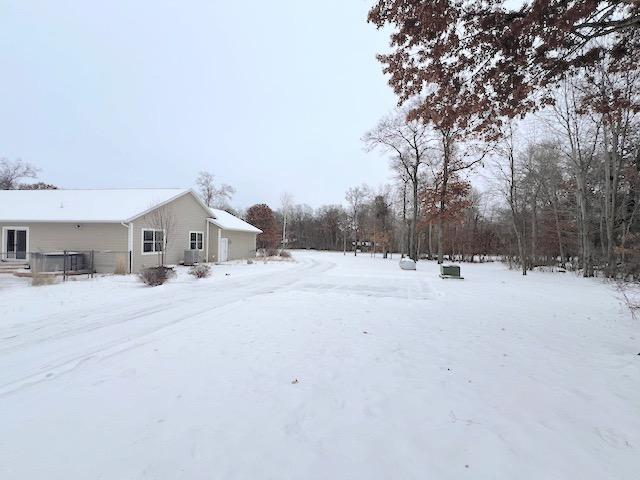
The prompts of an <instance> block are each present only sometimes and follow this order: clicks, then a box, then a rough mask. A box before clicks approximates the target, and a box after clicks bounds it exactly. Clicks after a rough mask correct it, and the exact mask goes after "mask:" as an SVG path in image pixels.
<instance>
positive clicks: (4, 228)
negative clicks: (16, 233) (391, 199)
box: [0, 225, 30, 262]
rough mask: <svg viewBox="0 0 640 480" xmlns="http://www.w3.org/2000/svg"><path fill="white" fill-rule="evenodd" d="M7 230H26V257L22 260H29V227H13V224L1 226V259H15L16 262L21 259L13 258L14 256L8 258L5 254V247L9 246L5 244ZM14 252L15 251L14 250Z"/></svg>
mask: <svg viewBox="0 0 640 480" xmlns="http://www.w3.org/2000/svg"><path fill="white" fill-rule="evenodd" d="M7 230H24V231H26V232H27V251H26V252H25V253H26V258H25V259H24V260H29V236H30V235H29V234H30V232H29V227H20V226H17V227H13V226H10V225H9V226H5V227H2V239H1V247H2V250H0V253H1V254H2V260H7V261H16V262H21V261H23V260H22V259H14V258H9V257H8V256H7V253H8V252H7V248H9V246H8V245H7ZM14 253H15V252H14Z"/></svg>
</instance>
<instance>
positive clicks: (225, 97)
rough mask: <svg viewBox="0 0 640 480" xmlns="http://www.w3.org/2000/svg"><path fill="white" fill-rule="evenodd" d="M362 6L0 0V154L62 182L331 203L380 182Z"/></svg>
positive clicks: (372, 44)
mask: <svg viewBox="0 0 640 480" xmlns="http://www.w3.org/2000/svg"><path fill="white" fill-rule="evenodd" d="M371 3H372V2H371V1H365V0H349V1H344V0H325V1H322V2H307V1H300V0H274V1H271V2H265V1H258V0H255V1H250V2H231V1H206V0H201V1H195V0H193V1H180V2H179V1H159V0H144V1H143V0H136V1H133V2H132V1H124V0H111V1H108V2H104V1H76V0H74V1H69V0H58V1H55V2H53V1H50V0H43V1H35V0H16V1H6V0H0V9H1V12H0V71H1V74H0V157H8V158H9V159H15V158H22V159H23V160H25V161H28V162H31V163H33V164H34V165H36V166H38V167H39V168H40V169H41V175H40V177H41V179H42V180H43V181H47V182H51V183H54V184H56V185H59V186H61V187H67V188H85V187H88V188H93V187H100V188H102V187H173V186H192V185H193V181H194V178H195V176H196V174H197V172H198V171H199V170H203V169H206V170H210V171H211V172H213V173H214V174H216V176H217V177H218V179H219V180H221V181H223V182H225V183H229V184H231V185H233V186H234V187H235V188H236V189H237V193H236V195H235V197H234V201H233V204H234V205H236V206H242V207H246V206H249V205H251V204H253V203H256V202H267V203H270V204H272V205H273V206H274V207H275V206H277V205H278V203H279V198H280V194H281V192H282V191H283V190H285V189H286V190H288V191H290V192H291V193H292V194H293V196H294V199H295V201H296V202H299V203H303V202H305V203H308V204H310V205H312V206H318V205H320V204H324V203H332V202H342V201H343V199H344V191H345V190H346V189H347V188H348V187H350V186H352V185H356V184H359V183H362V182H367V183H369V184H371V185H373V186H377V185H378V184H381V183H383V182H385V181H386V180H387V179H388V178H389V175H390V174H389V170H388V166H387V161H386V160H385V159H384V158H382V157H380V156H378V155H377V154H366V153H364V152H363V151H362V145H361V142H360V136H361V135H362V134H363V133H364V131H365V130H367V129H368V128H370V127H372V126H373V125H374V124H375V122H376V121H377V120H378V118H379V117H380V116H382V115H383V114H385V113H386V112H388V111H389V110H390V109H392V108H393V106H394V105H395V97H394V95H393V92H392V91H391V89H390V87H389V86H388V85H387V83H386V79H385V78H384V76H383V74H382V71H381V68H380V64H379V63H378V62H377V60H376V59H375V54H376V53H377V52H379V51H381V50H383V49H384V48H385V47H386V45H387V36H386V35H385V34H383V33H381V32H377V31H376V29H375V28H374V27H373V26H372V25H369V24H367V23H366V13H367V10H368V8H369V6H370V5H371Z"/></svg>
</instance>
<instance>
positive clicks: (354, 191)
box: [345, 184, 371, 255]
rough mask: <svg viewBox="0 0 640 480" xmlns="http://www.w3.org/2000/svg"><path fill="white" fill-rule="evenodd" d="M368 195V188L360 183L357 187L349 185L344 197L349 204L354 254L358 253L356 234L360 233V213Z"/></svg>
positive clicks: (369, 193)
mask: <svg viewBox="0 0 640 480" xmlns="http://www.w3.org/2000/svg"><path fill="white" fill-rule="evenodd" d="M370 195H371V192H370V189H369V187H368V186H367V185H365V184H362V185H360V186H358V187H351V188H350V189H349V190H347V193H346V195H345V199H346V200H347V203H348V204H349V221H350V224H351V230H352V231H353V238H354V246H353V254H354V255H358V240H359V238H358V234H359V233H360V223H361V222H360V221H361V218H360V217H361V215H362V209H363V207H364V204H365V202H366V201H367V200H368V199H369V196H370Z"/></svg>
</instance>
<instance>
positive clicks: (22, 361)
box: [0, 252, 640, 480]
mask: <svg viewBox="0 0 640 480" xmlns="http://www.w3.org/2000/svg"><path fill="white" fill-rule="evenodd" d="M295 258H296V260H297V262H295V263H294V262H291V263H279V264H263V263H256V264H254V265H240V264H236V265H228V266H227V265H225V266H216V267H215V268H214V271H213V272H214V274H213V277H211V278H209V279H205V280H195V279H193V278H191V277H189V276H188V275H186V274H184V272H182V273H181V275H180V276H179V277H178V278H177V279H176V280H174V281H172V282H170V283H168V284H166V285H164V286H162V287H157V288H148V287H144V286H142V285H141V284H140V283H138V282H137V281H136V280H135V279H134V278H133V277H104V278H99V279H95V280H78V281H76V282H68V283H66V284H58V285H53V286H45V287H37V288H36V287H29V286H27V285H26V284H25V282H24V281H22V280H19V279H15V278H13V277H8V276H0V319H1V320H0V425H1V429H0V478H2V479H7V480H13V479H16V480H25V479H28V480H34V479H38V480H39V479H47V480H75V479H78V480H80V479H82V480H87V479H99V478H100V479H109V480H111V479H118V480H121V479H143V478H144V479H171V480H173V479H190V480H191V479H225V480H226V479H248V480H249V479H250V480H254V479H267V478H272V479H318V480H321V479H322V480H325V479H425V478H433V479H458V478H465V479H509V480H512V479H578V478H579V479H599V480H600V479H605V478H606V479H632V478H638V475H639V472H640V356H638V352H640V323H638V322H637V321H633V320H632V319H631V318H630V316H629V314H628V311H625V309H624V308H623V306H622V305H621V303H620V301H619V300H618V299H617V298H616V293H615V291H614V290H613V289H612V288H610V287H608V286H606V285H604V284H602V283H601V282H599V281H595V280H584V279H580V278H576V277H575V276H574V275H572V274H568V273H567V274H552V273H533V274H531V275H529V276H527V277H526V278H523V277H522V276H521V275H519V274H518V273H517V272H510V271H508V270H507V269H506V268H505V267H504V266H503V265H500V264H497V263H496V264H484V265H463V266H462V273H463V275H464V276H465V280H464V281H455V280H441V279H440V278H438V276H437V266H436V265H435V264H434V263H431V262H421V263H420V264H419V265H418V271H416V272H412V271H401V270H400V269H399V268H398V264H397V260H398V259H397V258H394V259H393V260H383V259H381V258H375V259H373V258H371V257H370V256H368V255H361V256H359V257H357V258H354V257H352V256H346V257H345V256H343V255H341V254H336V253H318V252H296V253H295ZM226 273H228V274H230V275H225V274H226Z"/></svg>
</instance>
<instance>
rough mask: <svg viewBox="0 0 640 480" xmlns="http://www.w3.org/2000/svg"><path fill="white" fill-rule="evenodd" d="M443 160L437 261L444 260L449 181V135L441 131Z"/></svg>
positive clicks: (440, 262)
mask: <svg viewBox="0 0 640 480" xmlns="http://www.w3.org/2000/svg"><path fill="white" fill-rule="evenodd" d="M442 143H443V147H444V148H443V160H442V185H441V187H440V209H439V212H438V213H439V215H438V263H439V264H442V263H443V262H444V251H443V249H444V215H445V209H446V198H447V186H448V183H449V161H450V155H451V151H450V148H451V145H450V142H449V137H448V135H447V134H446V133H443V139H442Z"/></svg>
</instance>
